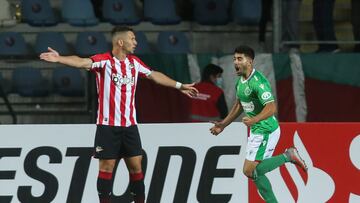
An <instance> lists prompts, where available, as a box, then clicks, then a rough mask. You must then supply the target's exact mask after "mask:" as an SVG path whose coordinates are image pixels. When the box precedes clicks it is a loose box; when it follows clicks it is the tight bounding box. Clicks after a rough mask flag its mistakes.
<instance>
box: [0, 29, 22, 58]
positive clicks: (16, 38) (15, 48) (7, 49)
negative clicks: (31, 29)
mask: <svg viewBox="0 0 360 203" xmlns="http://www.w3.org/2000/svg"><path fill="white" fill-rule="evenodd" d="M28 53H29V52H28V49H27V46H26V43H25V39H24V37H23V36H22V35H21V34H20V33H17V32H1V33H0V57H2V58H3V57H14V56H15V57H18V56H25V55H27V54H28Z"/></svg>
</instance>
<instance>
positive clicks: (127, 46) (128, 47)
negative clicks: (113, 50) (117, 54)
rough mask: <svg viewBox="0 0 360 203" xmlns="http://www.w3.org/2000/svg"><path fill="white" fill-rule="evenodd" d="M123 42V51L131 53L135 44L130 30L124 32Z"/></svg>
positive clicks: (133, 35)
mask: <svg viewBox="0 0 360 203" xmlns="http://www.w3.org/2000/svg"><path fill="white" fill-rule="evenodd" d="M123 42H124V44H123V50H124V52H126V53H131V54H133V53H134V50H135V48H136V45H137V42H136V39H135V34H134V33H133V32H131V31H128V32H126V34H125V36H124V39H123Z"/></svg>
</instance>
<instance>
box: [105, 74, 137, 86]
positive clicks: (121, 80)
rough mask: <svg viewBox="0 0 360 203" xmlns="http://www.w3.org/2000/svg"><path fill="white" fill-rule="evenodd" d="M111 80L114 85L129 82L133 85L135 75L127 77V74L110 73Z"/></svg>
mask: <svg viewBox="0 0 360 203" xmlns="http://www.w3.org/2000/svg"><path fill="white" fill-rule="evenodd" d="M111 80H112V81H113V83H114V84H115V85H117V86H120V85H128V84H130V85H131V86H133V85H134V83H135V77H131V78H130V77H127V76H125V77H122V76H120V75H118V74H114V73H113V74H112V75H111Z"/></svg>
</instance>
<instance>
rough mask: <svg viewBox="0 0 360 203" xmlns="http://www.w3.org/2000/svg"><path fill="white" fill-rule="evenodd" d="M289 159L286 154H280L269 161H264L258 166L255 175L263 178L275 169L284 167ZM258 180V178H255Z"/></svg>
mask: <svg viewBox="0 0 360 203" xmlns="http://www.w3.org/2000/svg"><path fill="white" fill-rule="evenodd" d="M287 161H288V160H287V158H286V156H285V155H284V154H280V155H278V156H274V157H271V158H269V159H264V160H263V161H262V162H261V163H259V164H258V165H257V166H256V169H255V171H256V172H255V171H254V172H255V173H254V175H257V176H262V175H265V173H267V172H270V171H272V170H274V169H275V168H277V167H279V166H281V165H283V164H284V163H285V162H287ZM254 178H255V179H256V177H254Z"/></svg>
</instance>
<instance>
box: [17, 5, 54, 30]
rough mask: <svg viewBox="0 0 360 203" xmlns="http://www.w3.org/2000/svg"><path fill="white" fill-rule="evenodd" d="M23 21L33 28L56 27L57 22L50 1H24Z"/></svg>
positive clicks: (22, 6)
mask: <svg viewBox="0 0 360 203" xmlns="http://www.w3.org/2000/svg"><path fill="white" fill-rule="evenodd" d="M21 8H22V13H23V19H24V20H25V22H27V23H28V24H30V25H33V26H51V25H56V24H57V20H56V18H55V15H54V11H53V10H52V8H51V6H50V3H49V0H22V1H21Z"/></svg>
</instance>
